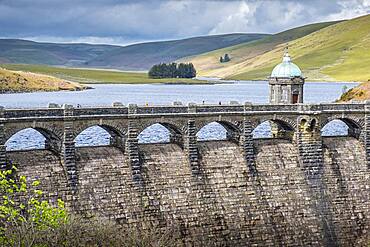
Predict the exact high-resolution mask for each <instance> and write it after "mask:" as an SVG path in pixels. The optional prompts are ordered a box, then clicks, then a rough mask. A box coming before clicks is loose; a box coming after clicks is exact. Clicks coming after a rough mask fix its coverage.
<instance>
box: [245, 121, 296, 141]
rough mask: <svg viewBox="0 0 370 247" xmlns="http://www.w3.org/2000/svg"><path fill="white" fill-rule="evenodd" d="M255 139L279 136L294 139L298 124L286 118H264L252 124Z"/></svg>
mask: <svg viewBox="0 0 370 247" xmlns="http://www.w3.org/2000/svg"><path fill="white" fill-rule="evenodd" d="M252 127H253V129H252V135H253V139H259V138H264V139H265V138H277V139H287V140H290V141H292V139H293V135H294V132H295V130H296V126H295V125H294V124H293V123H291V122H288V121H286V120H281V119H274V118H263V119H260V120H258V121H256V122H255V123H254V125H253V126H252Z"/></svg>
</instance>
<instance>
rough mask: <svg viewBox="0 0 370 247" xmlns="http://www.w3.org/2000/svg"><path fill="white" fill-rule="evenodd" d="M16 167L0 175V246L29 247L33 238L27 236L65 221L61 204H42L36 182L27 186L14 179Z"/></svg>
mask: <svg viewBox="0 0 370 247" xmlns="http://www.w3.org/2000/svg"><path fill="white" fill-rule="evenodd" d="M16 170H17V169H16V167H15V166H13V167H12V169H9V170H5V171H0V195H1V198H0V244H1V245H14V246H32V243H33V242H34V241H35V239H34V237H32V238H30V239H28V238H26V237H25V236H28V235H29V234H28V233H31V235H30V236H32V234H33V233H35V232H36V231H40V230H47V229H50V228H56V227H58V226H59V225H60V224H63V223H65V222H66V221H67V214H66V210H65V207H64V202H63V201H62V200H58V204H57V205H56V206H52V205H50V204H49V202H48V201H45V200H42V194H43V192H42V191H41V190H39V189H38V186H39V185H40V182H39V181H34V182H33V183H31V184H29V183H27V179H26V177H25V176H17V174H16Z"/></svg>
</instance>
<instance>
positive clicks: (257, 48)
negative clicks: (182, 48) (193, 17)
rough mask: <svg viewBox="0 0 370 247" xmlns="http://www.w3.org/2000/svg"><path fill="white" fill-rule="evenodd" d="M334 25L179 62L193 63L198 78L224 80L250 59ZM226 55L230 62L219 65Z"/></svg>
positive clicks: (297, 30)
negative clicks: (207, 77) (228, 56)
mask: <svg viewBox="0 0 370 247" xmlns="http://www.w3.org/2000/svg"><path fill="white" fill-rule="evenodd" d="M335 23H337V22H326V23H317V24H310V25H306V26H302V27H298V28H294V29H291V30H287V31H284V32H281V33H278V34H274V35H271V36H269V37H265V38H263V39H260V40H256V41H251V42H247V43H242V44H239V45H235V46H230V47H226V48H223V49H219V50H215V51H211V52H208V53H204V54H201V55H196V56H193V57H187V58H183V59H180V60H179V61H181V62H192V63H194V65H195V68H196V69H197V71H198V74H199V75H200V76H211V77H221V78H225V77H228V76H231V75H234V74H237V73H239V72H240V71H241V70H242V69H244V68H245V67H248V66H249V60H250V59H253V58H255V57H258V56H260V55H262V54H264V53H266V52H268V51H270V50H272V49H274V48H275V47H276V46H278V45H280V44H284V43H286V42H290V41H292V40H295V39H297V38H300V37H304V36H306V35H308V34H310V33H313V32H315V31H317V30H320V29H322V28H325V27H327V26H330V25H333V24H335ZM226 53H227V54H229V55H230V57H231V61H230V62H227V63H220V62H219V58H220V56H223V55H224V54H226Z"/></svg>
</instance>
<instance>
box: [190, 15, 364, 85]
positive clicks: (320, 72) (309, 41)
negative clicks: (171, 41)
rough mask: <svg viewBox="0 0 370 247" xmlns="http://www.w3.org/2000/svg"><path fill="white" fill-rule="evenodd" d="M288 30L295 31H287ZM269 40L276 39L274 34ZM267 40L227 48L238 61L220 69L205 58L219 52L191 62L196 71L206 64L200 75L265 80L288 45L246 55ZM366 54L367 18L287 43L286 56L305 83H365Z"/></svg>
mask: <svg viewBox="0 0 370 247" xmlns="http://www.w3.org/2000/svg"><path fill="white" fill-rule="evenodd" d="M315 25H316V24H315ZM291 31H294V29H293V30H289V31H287V32H291ZM268 39H275V35H274V36H272V37H269V38H268ZM266 40H267V39H263V40H259V41H256V42H251V43H248V44H246V45H242V46H241V47H239V48H238V46H234V47H229V48H227V49H230V50H232V51H233V53H231V59H232V60H233V56H234V57H238V59H234V61H233V63H230V64H226V65H223V67H222V68H217V67H216V66H210V65H209V64H210V62H209V61H207V62H205V58H207V59H211V58H212V54H214V55H213V59H216V57H217V55H218V54H220V51H213V52H212V53H211V54H210V53H208V54H203V55H200V56H197V57H194V58H192V59H190V60H191V61H193V62H194V64H195V66H196V68H199V67H200V68H202V64H207V67H205V69H202V70H201V74H202V75H207V76H220V77H223V78H227V79H239V80H242V79H244V80H246V79H266V77H268V76H269V74H270V73H271V70H272V69H273V67H274V66H275V65H276V64H278V63H280V61H281V58H282V54H283V50H284V48H285V47H286V45H287V42H286V41H284V42H277V43H275V44H274V45H273V46H272V47H271V46H270V47H269V49H265V50H263V52H260V54H256V55H255V56H250V55H249V54H248V53H246V52H245V50H247V51H254V50H256V47H258V44H261V43H263V44H264V43H266ZM246 47H247V48H246ZM248 47H249V48H248ZM235 48H236V49H235ZM243 49H244V50H243ZM258 50H260V51H261V50H262V49H258ZM369 51H370V15H366V16H362V17H358V18H355V19H351V20H346V21H341V22H338V23H334V24H333V23H332V24H331V25H327V26H326V27H325V26H323V27H321V28H318V29H317V31H314V32H310V33H309V34H307V35H304V36H302V37H298V38H296V39H292V40H290V41H289V53H290V54H291V56H292V58H293V62H294V63H296V64H297V65H298V66H299V67H300V68H301V69H302V70H303V73H304V75H305V76H306V77H308V80H325V81H367V80H369V79H370V53H369ZM217 52H218V54H217V55H216V53H217ZM221 52H223V51H221ZM199 63H201V64H200V66H199V65H198V64H199ZM215 64H217V62H215ZM197 65H198V66H197ZM218 66H219V65H218ZM203 68H204V66H203Z"/></svg>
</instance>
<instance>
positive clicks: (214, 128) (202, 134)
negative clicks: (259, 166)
mask: <svg viewBox="0 0 370 247" xmlns="http://www.w3.org/2000/svg"><path fill="white" fill-rule="evenodd" d="M237 124H238V125H239V123H231V122H229V121H211V122H203V123H201V124H199V125H198V128H197V130H198V131H197V133H196V136H197V141H221V140H222V141H225V140H227V141H234V142H238V141H239V138H240V134H241V131H240V127H239V126H237ZM207 130H208V132H219V133H220V134H219V135H218V136H215V135H214V133H207Z"/></svg>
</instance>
